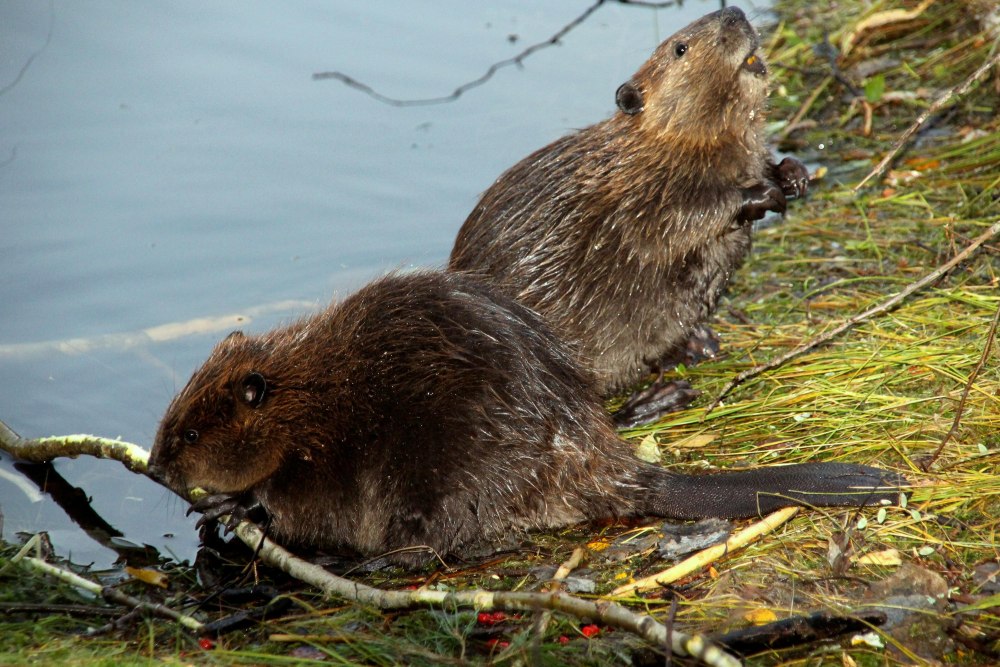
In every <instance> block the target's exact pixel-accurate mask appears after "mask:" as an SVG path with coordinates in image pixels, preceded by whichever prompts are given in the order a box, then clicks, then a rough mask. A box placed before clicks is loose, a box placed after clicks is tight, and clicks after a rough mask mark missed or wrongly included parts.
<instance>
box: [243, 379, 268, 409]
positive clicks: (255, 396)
mask: <svg viewBox="0 0 1000 667" xmlns="http://www.w3.org/2000/svg"><path fill="white" fill-rule="evenodd" d="M266 394H267V380H265V379H264V376H263V375H261V374H260V373H258V372H257V371H250V372H249V373H247V374H246V377H244V378H243V381H242V382H240V385H239V387H238V391H237V398H239V399H240V400H241V401H243V402H244V403H246V404H247V405H248V406H250V407H251V408H256V407H260V404H261V403H263V402H264V396H265V395H266Z"/></svg>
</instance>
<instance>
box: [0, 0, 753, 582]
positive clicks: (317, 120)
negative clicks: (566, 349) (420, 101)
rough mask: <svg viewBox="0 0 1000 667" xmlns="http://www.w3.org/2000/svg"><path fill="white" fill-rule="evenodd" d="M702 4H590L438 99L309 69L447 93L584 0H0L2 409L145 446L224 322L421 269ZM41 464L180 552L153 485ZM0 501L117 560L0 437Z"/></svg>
mask: <svg viewBox="0 0 1000 667" xmlns="http://www.w3.org/2000/svg"><path fill="white" fill-rule="evenodd" d="M718 5H719V3H718V1H717V0H712V1H709V2H693V1H691V0H689V1H688V2H687V3H686V4H685V6H684V8H683V11H681V10H677V9H666V10H658V11H654V10H650V9H644V8H639V7H625V6H619V5H617V4H613V3H609V4H608V6H604V7H602V8H600V9H599V10H598V11H597V12H596V13H595V14H594V15H593V16H591V18H590V19H589V20H588V21H587V22H586V23H585V24H583V25H582V26H580V27H579V28H577V29H576V30H574V31H573V32H571V33H570V34H569V35H568V36H567V37H566V38H565V39H564V40H563V43H562V44H561V45H560V46H558V47H556V48H551V49H546V50H543V51H541V52H539V53H536V54H535V55H533V56H531V57H530V58H528V60H527V61H526V63H525V67H524V68H522V69H518V68H516V67H512V68H507V69H503V70H501V71H500V72H499V73H498V74H497V75H496V76H495V77H494V79H493V80H491V81H490V82H488V83H487V84H486V85H484V86H482V87H479V88H475V89H473V90H471V91H469V92H468V93H466V94H465V95H463V96H462V97H461V98H460V99H459V100H458V101H456V102H453V103H450V104H444V105H438V106H424V107H409V108H397V107H391V106H387V105H384V104H381V103H379V102H376V101H374V100H372V99H371V98H369V97H367V96H365V95H363V94H361V93H359V92H357V91H355V90H352V89H349V88H347V87H345V86H344V85H342V84H340V83H338V82H335V81H313V80H312V79H311V75H312V74H313V73H314V72H317V71H324V70H340V71H343V72H346V73H349V74H350V75H352V76H354V77H356V78H358V79H360V80H363V81H365V82H367V83H370V84H371V85H372V86H374V87H376V88H378V89H379V90H380V91H382V92H384V93H386V94H389V95H392V96H396V97H427V96H437V95H442V94H447V93H449V92H450V91H451V90H452V89H453V88H455V87H456V86H457V85H459V84H460V83H463V82H465V81H467V80H469V79H473V78H476V77H478V76H479V75H480V74H482V73H483V72H484V71H485V70H486V68H487V67H489V65H490V64H491V63H493V62H494V61H497V60H500V59H503V58H507V57H511V56H513V55H515V54H516V53H517V52H519V51H520V50H521V49H523V48H524V47H525V46H527V45H528V44H531V43H534V42H537V41H541V40H544V39H546V38H548V37H549V36H550V35H551V34H552V33H554V32H556V31H557V30H559V29H560V28H561V27H562V26H563V25H565V24H566V23H568V22H569V21H570V20H571V19H573V18H574V17H575V16H577V15H578V14H579V13H580V12H582V11H583V9H585V7H586V6H587V3H586V2H584V1H583V0H580V1H575V2H570V1H565V0H560V1H558V2H557V1H549V2H545V3H538V2H534V1H529V0H523V1H514V0H506V1H504V2H496V3H491V4H489V5H487V4H486V3H468V2H460V1H458V0H451V1H442V0H436V1H435V2H424V3H407V4H406V5H405V7H406V11H405V12H404V11H402V10H401V9H400V7H402V6H404V5H402V4H400V3H390V2H385V1H381V2H367V3H357V2H284V3H263V2H256V3H248V2H239V3H236V2H230V3H225V2H213V3H207V4H206V3H194V2H190V3H141V4H139V3H134V2H102V3H76V2H55V3H54V5H53V6H52V7H51V8H50V6H49V5H47V4H46V3H42V2H37V1H36V0H31V1H28V0H23V1H20V0H5V2H3V4H2V6H0V89H4V90H3V92H2V94H0V417H2V418H3V419H4V420H6V421H7V422H8V423H9V424H10V425H11V426H12V427H13V428H14V429H15V430H17V431H18V432H20V433H21V434H22V435H25V436H43V435H53V434H69V433H94V434H99V435H104V436H111V437H114V436H120V437H122V438H123V439H126V440H129V441H132V442H136V443H139V444H142V445H144V446H146V447H149V446H150V445H151V441H152V438H153V436H154V434H155V431H156V426H157V421H158V419H159V417H160V415H161V414H162V412H163V410H164V409H165V408H166V406H167V403H168V402H169V400H170V398H171V397H172V395H173V393H174V392H175V390H176V389H178V388H179V387H181V386H182V385H183V384H184V383H185V381H186V380H187V378H188V376H189V375H190V373H191V372H192V370H193V369H194V368H195V367H196V366H197V365H198V364H199V363H200V362H201V361H203V360H204V359H205V357H206V356H207V355H208V353H209V351H210V350H211V348H212V346H213V344H214V343H215V341H217V340H218V339H219V338H221V337H222V336H223V335H225V333H227V332H228V331H229V330H231V329H233V328H237V326H242V327H243V328H245V329H247V330H251V331H260V330H264V329H267V328H270V327H272V326H274V325H276V324H278V323H280V322H282V321H285V320H288V319H290V318H293V317H295V316H297V315H300V314H302V313H304V312H306V311H307V310H308V309H309V308H310V307H315V306H316V305H319V304H322V303H325V302H327V301H328V300H330V299H331V298H336V297H337V296H338V295H344V294H346V293H349V292H350V291H352V290H353V289H355V288H356V287H358V286H359V285H361V284H362V283H364V282H366V281H368V280H369V279H371V278H372V277H374V276H377V275H379V274H380V273H383V272H384V271H386V270H389V269H393V268H406V267H411V266H440V265H441V264H443V263H444V261H445V259H446V257H447V255H448V252H449V250H450V248H451V243H452V240H453V238H454V236H455V233H456V232H457V230H458V228H459V226H460V224H461V222H462V221H463V220H464V218H465V215H466V214H467V213H468V212H469V210H470V209H471V208H472V206H473V204H474V203H475V201H476V198H477V196H478V194H479V193H480V192H482V191H483V190H484V189H485V188H486V187H488V186H489V184H490V183H491V182H492V181H493V179H495V178H496V177H497V176H498V175H499V174H500V173H501V172H502V171H503V170H504V169H505V168H507V167H509V166H510V165H512V164H513V163H514V162H516V161H517V160H518V159H519V158H521V157H523V156H524V155H526V154H527V153H528V152H530V151H532V150H534V149H536V148H538V147H541V146H542V145H544V144H546V143H548V142H550V141H552V140H553V139H555V138H556V137H558V136H560V135H562V134H565V133H566V132H568V131H569V130H571V129H573V128H578V127H582V126H584V125H588V124H590V123H593V122H596V121H598V120H600V119H602V118H604V117H606V116H608V115H609V114H610V113H611V112H612V110H613V108H614V91H615V89H616V88H617V87H618V85H619V84H620V83H622V82H623V81H625V80H626V79H627V78H628V77H629V76H630V75H631V74H632V72H634V71H635V69H636V68H638V66H639V65H640V64H641V63H642V62H643V61H644V60H645V59H646V57H647V56H648V55H649V53H650V52H651V51H652V49H653V48H654V47H655V46H656V45H657V44H658V43H659V41H660V40H661V39H663V38H664V37H666V36H667V35H669V34H670V33H671V32H673V31H674V30H675V29H676V28H678V27H680V26H681V25H683V24H686V23H687V22H688V21H690V20H691V19H693V18H695V17H696V16H699V15H701V14H703V13H705V12H707V11H711V10H714V9H716V8H718ZM744 9H747V10H750V11H749V13H750V14H751V15H753V13H754V12H753V11H752V8H751V7H748V6H746V5H745V4H744ZM33 57H34V59H33V60H31V59H32V58H33ZM29 60H30V61H31V62H30V66H28V67H27V69H26V70H25V71H24V72H23V76H21V78H20V80H19V81H17V82H16V84H15V83H14V82H15V80H17V79H18V76H19V73H21V71H22V68H24V67H25V65H26V63H28V62H29ZM11 84H13V85H11ZM237 316H242V317H243V318H244V319H243V320H242V321H241V320H239V319H237ZM199 318H217V319H216V320H214V321H212V322H208V323H207V324H206V323H201V324H199V325H198V326H195V325H193V324H191V321H192V320H196V319H199ZM241 322H242V323H241ZM173 323H178V324H180V325H181V326H178V327H174V328H170V329H156V330H154V331H152V332H147V333H143V331H144V330H148V329H150V328H152V327H159V326H161V325H167V324H173ZM56 468H57V470H58V471H59V472H60V473H61V474H62V475H63V476H65V477H66V478H67V479H68V480H69V481H70V482H71V483H72V484H73V485H75V486H78V487H80V488H82V489H83V490H84V491H85V492H86V493H87V494H88V495H89V496H92V498H93V505H94V507H95V509H96V510H97V511H98V512H99V513H101V514H102V515H103V516H104V518H106V519H107V520H108V521H109V522H110V523H111V524H113V525H114V526H115V527H116V528H118V529H119V530H120V531H122V532H123V533H124V535H125V538H126V539H128V540H130V541H132V542H135V543H140V544H143V543H145V544H151V545H153V546H155V547H157V548H158V549H161V550H166V551H168V552H172V553H174V554H176V555H177V556H178V557H179V558H190V557H191V556H192V555H193V553H194V547H195V540H196V536H195V533H194V529H193V524H194V519H187V518H185V517H184V510H185V509H186V505H185V503H183V502H182V501H180V500H178V499H177V498H176V497H174V496H173V495H172V494H170V493H169V492H166V491H164V490H163V489H162V488H161V487H159V486H157V485H155V484H154V483H152V482H150V481H148V480H146V479H145V478H143V477H140V476H137V475H132V474H130V473H128V472H127V471H125V470H124V468H122V467H121V466H120V465H119V464H117V463H113V462H101V461H95V460H92V459H81V460H75V461H74V460H62V461H59V462H57V463H56ZM0 511H2V515H3V537H4V538H5V539H7V540H13V539H14V538H15V534H16V533H18V532H19V531H32V532H33V531H38V530H47V531H49V533H50V535H51V536H52V539H53V542H54V543H55V545H56V547H57V550H58V551H59V552H60V553H61V554H62V555H66V556H71V557H72V558H73V559H74V560H75V561H76V562H79V563H88V562H94V563H96V564H97V565H98V566H100V567H103V566H106V565H108V564H110V563H111V562H112V561H113V560H114V559H115V554H114V552H113V551H111V550H110V549H107V548H105V547H103V546H101V545H100V544H98V543H97V542H95V541H93V540H92V539H90V538H89V537H88V536H87V535H86V534H85V533H84V532H83V531H81V530H80V529H79V528H77V527H76V526H75V525H74V524H73V523H72V521H70V520H69V519H68V518H67V516H66V515H65V514H64V513H63V511H62V510H61V509H60V508H59V507H58V506H57V505H55V504H54V503H53V502H52V501H50V500H49V499H48V498H46V497H42V496H40V495H39V494H38V493H37V489H36V488H35V487H34V486H33V484H32V483H31V482H30V481H28V480H27V478H25V477H23V476H21V475H20V474H19V473H18V472H17V471H15V469H14V467H13V465H12V463H11V462H10V460H9V459H8V458H0ZM168 533H170V534H173V537H164V535H165V534H168Z"/></svg>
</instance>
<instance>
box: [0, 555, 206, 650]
mask: <svg viewBox="0 0 1000 667" xmlns="http://www.w3.org/2000/svg"><path fill="white" fill-rule="evenodd" d="M36 539H37V535H36V536H35V537H34V538H32V539H31V540H29V541H28V543H27V544H26V545H25V548H24V549H21V551H20V553H18V554H17V555H16V556H14V557H13V558H11V562H12V563H17V562H21V561H23V562H24V563H25V564H26V565H28V566H29V567H31V568H33V569H35V570H38V571H39V572H43V573H45V574H47V575H49V576H52V577H55V578H56V579H59V580H60V581H64V582H66V583H68V584H70V585H71V586H75V587H76V588H79V589H81V590H84V591H87V592H89V593H93V594H94V595H99V596H101V597H102V598H104V599H105V600H107V601H108V602H112V603H114V604H120V605H122V606H123V607H128V608H129V609H133V610H139V611H146V612H149V613H151V614H155V615H157V616H162V617H164V618H168V619H170V620H172V621H176V622H177V623H179V624H181V625H183V626H184V627H185V628H187V629H188V630H191V631H192V632H196V633H197V632H200V631H201V629H202V628H203V627H204V625H203V624H202V623H201V622H200V621H198V620H196V619H194V618H191V617H190V616H185V615H184V614H181V613H179V612H176V611H174V610H173V609H170V608H168V607H165V606H163V605H162V604H156V603H149V602H146V601H144V600H140V599H139V598H136V597H132V596H131V595H128V594H126V593H123V592H122V591H120V590H118V589H117V588H112V587H110V586H101V585H100V584H98V583H96V582H93V581H91V580H89V579H85V578H84V577H81V576H80V575H78V574H76V573H75V572H70V571H69V570H67V569H65V568H61V567H59V566H57V565H53V564H52V563H47V562H45V561H44V560H42V559H41V558H36V557H34V556H27V555H25V553H26V552H27V551H28V550H30V549H31V548H32V547H33V546H34V541H35V540H36Z"/></svg>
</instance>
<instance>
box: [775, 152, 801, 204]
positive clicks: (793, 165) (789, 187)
mask: <svg viewBox="0 0 1000 667" xmlns="http://www.w3.org/2000/svg"><path fill="white" fill-rule="evenodd" d="M771 173H772V175H773V176H774V180H775V182H776V183H777V185H778V187H780V188H781V191H782V192H783V193H784V194H785V197H787V198H788V199H801V198H802V197H805V195H806V192H807V191H808V190H809V170H808V169H807V168H806V166H805V165H804V164H802V162H800V161H799V160H796V159H795V158H793V157H786V158H785V159H784V160H782V161H781V162H779V163H778V164H772V165H771Z"/></svg>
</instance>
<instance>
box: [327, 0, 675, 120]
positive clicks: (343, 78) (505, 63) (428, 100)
mask: <svg viewBox="0 0 1000 667" xmlns="http://www.w3.org/2000/svg"><path fill="white" fill-rule="evenodd" d="M608 2H617V3H619V4H622V5H636V6H638V7H649V8H652V9H662V8H665V7H672V6H674V4H676V3H675V2H674V0H665V1H664V2H644V1H642V0H595V2H594V3H593V4H592V5H590V6H589V7H587V8H586V9H585V10H583V12H582V13H581V14H580V15H579V16H577V17H576V18H574V19H573V20H572V21H570V22H569V23H567V24H566V25H564V26H563V27H562V28H560V29H559V30H558V31H557V32H556V33H555V34H553V35H552V36H551V37H549V38H548V39H546V40H544V41H541V42H537V43H535V44H532V45H531V46H529V47H527V48H525V49H524V50H523V51H521V52H520V53H518V54H517V55H516V56H514V57H512V58H505V59H504V60H499V61H497V62H495V63H493V64H492V65H490V66H489V68H488V69H487V70H486V72H485V73H483V74H482V75H481V76H479V77H478V78H476V79H472V80H471V81H466V82H465V83H463V84H462V85H460V86H458V87H457V88H455V90H453V91H452V92H451V93H450V94H448V95H441V96H438V97H424V98H415V99H401V98H396V97H390V96H388V95H384V94H382V93H380V92H379V91H377V90H375V89H374V88H372V87H371V86H369V85H368V84H367V83H364V82H362V81H358V80H357V79H355V78H354V77H352V76H349V75H347V74H344V73H343V72H339V71H332V72H316V73H315V74H313V76H312V78H313V80H314V81H321V80H324V79H336V80H337V81H340V82H341V83H343V84H344V85H346V86H350V87H351V88H354V89H356V90H360V91H361V92H363V93H365V94H366V95H368V96H369V97H371V98H373V99H376V100H378V101H379V102H382V103H383V104H388V105H391V106H394V107H416V106H429V105H432V104H445V103H447V102H454V101H455V100H457V99H458V98H459V97H461V96H462V94H463V93H464V92H466V91H467V90H470V89H472V88H476V87H478V86H481V85H483V84H484V83H486V82H487V81H489V80H490V79H491V78H493V75H494V74H496V73H497V72H498V71H499V70H501V69H503V68H504V67H510V66H511V65H518V66H520V65H522V64H523V62H524V60H525V59H526V58H527V57H528V56H530V55H532V54H533V53H535V52H536V51H541V50H542V49H546V48H548V47H550V46H555V45H557V44H558V43H559V40H561V39H562V38H563V37H565V36H566V35H567V34H569V33H570V32H571V31H572V30H573V29H574V28H576V27H578V26H579V25H581V24H582V23H583V22H584V21H586V20H587V19H588V18H589V17H590V15H591V14H593V13H594V12H596V11H597V10H598V8H600V7H601V5H604V4H607V3H608Z"/></svg>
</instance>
